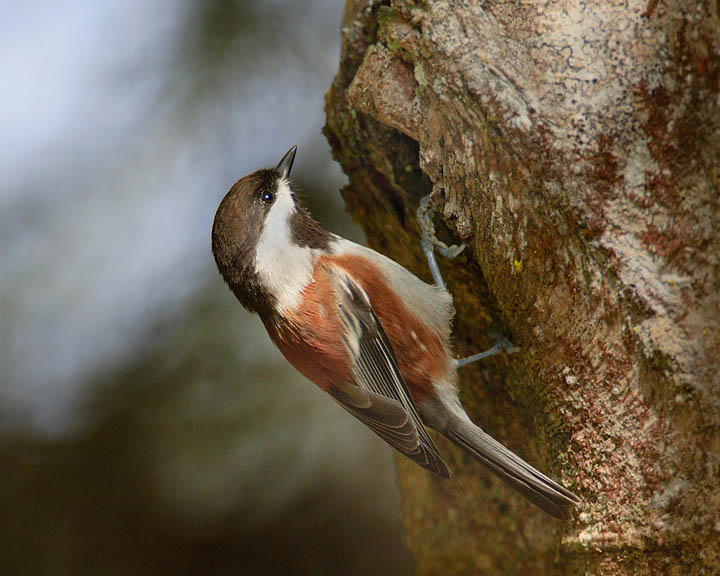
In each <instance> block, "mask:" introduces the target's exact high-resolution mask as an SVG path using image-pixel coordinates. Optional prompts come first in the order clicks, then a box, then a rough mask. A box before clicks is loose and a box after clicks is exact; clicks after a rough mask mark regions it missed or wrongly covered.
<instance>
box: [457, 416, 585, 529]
mask: <svg viewBox="0 0 720 576" xmlns="http://www.w3.org/2000/svg"><path fill="white" fill-rule="evenodd" d="M446 435H447V437H448V438H450V440H452V441H453V442H454V443H455V444H457V445H458V446H459V447H460V448H462V449H463V450H465V451H466V452H468V453H469V454H470V455H471V456H473V457H474V458H475V459H477V460H478V461H480V462H482V463H483V464H485V466H487V467H488V468H490V470H492V471H493V472H494V473H495V474H497V475H498V476H499V477H500V478H502V479H503V480H504V481H505V482H507V483H508V484H509V485H510V486H512V487H513V488H514V489H515V490H517V491H518V492H520V494H522V495H523V496H525V498H527V499H528V500H530V502H532V503H533V504H535V505H537V506H539V507H540V508H542V509H543V510H545V512H547V513H548V514H550V515H552V516H555V517H556V518H567V515H568V511H569V510H570V509H571V508H572V507H573V506H575V505H576V504H578V503H579V502H580V498H578V497H577V496H575V494H573V493H572V492H570V491H569V490H566V489H565V488H563V487H562V486H560V484H558V483H557V482H555V481H553V480H551V479H550V478H548V477H547V476H545V474H543V473H542V472H540V471H538V470H536V469H535V468H533V467H532V466H530V464H528V463H527V462H525V461H524V460H523V459H522V458H520V457H519V456H517V455H516V454H513V453H512V452H511V451H510V450H508V449H507V448H505V446H503V445H502V444H500V442H498V441H497V440H495V439H494V438H493V437H492V436H489V435H488V434H486V433H485V432H483V431H482V430H481V429H480V428H478V427H477V426H475V424H473V423H472V422H470V421H469V420H463V421H461V422H460V423H458V424H457V425H456V426H454V427H453V429H452V430H447V431H446Z"/></svg>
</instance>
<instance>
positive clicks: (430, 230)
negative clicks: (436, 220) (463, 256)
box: [417, 194, 465, 288]
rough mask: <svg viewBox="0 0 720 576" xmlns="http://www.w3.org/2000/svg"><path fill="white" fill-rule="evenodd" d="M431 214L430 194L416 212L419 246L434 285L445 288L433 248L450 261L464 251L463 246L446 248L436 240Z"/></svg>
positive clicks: (441, 242) (440, 241) (421, 202)
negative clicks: (420, 233) (420, 232)
mask: <svg viewBox="0 0 720 576" xmlns="http://www.w3.org/2000/svg"><path fill="white" fill-rule="evenodd" d="M433 212H434V210H433V208H432V206H431V205H430V194H428V195H427V196H424V197H423V199H422V200H420V206H419V207H418V211H417V220H418V225H419V226H420V230H421V231H422V239H421V240H420V245H421V246H422V249H423V252H424V253H425V258H427V263H428V266H429V267H430V273H431V274H432V277H433V280H434V281H435V284H437V285H438V286H440V288H445V282H443V279H442V275H441V274H440V268H438V265H437V260H435V248H437V250H438V252H440V254H442V255H443V256H445V258H448V259H450V260H452V259H453V258H455V257H456V256H457V255H458V254H460V253H461V252H462V251H463V250H464V249H465V244H459V245H458V244H453V245H452V246H448V245H447V244H445V242H443V241H442V240H438V238H437V236H435V224H433V221H432V216H433Z"/></svg>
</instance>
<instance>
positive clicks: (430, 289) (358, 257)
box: [211, 146, 580, 518]
mask: <svg viewBox="0 0 720 576" xmlns="http://www.w3.org/2000/svg"><path fill="white" fill-rule="evenodd" d="M296 151H297V147H296V146H293V147H292V148H291V149H290V150H289V151H288V152H287V153H286V154H285V155H284V156H283V157H282V159H281V160H280V161H279V162H278V164H277V165H276V166H275V168H272V169H269V168H268V169H261V170H257V171H255V172H253V173H251V174H248V175H246V176H244V177H243V178H241V179H240V180H238V181H237V182H236V183H235V184H234V185H233V186H232V187H231V188H230V190H229V191H228V192H227V194H226V195H225V196H224V197H223V199H222V200H221V202H220V204H219V206H218V208H217V211H216V214H215V218H214V221H213V226H212V235H211V236H212V237H211V243H212V253H213V256H214V259H215V262H216V264H217V267H218V270H219V272H220V275H221V276H222V278H223V279H224V281H225V283H226V284H227V285H228V287H229V288H230V290H231V291H232V293H233V294H234V295H235V297H236V298H237V299H238V300H239V302H240V304H242V306H243V307H245V308H246V309H247V310H249V311H251V312H254V313H256V314H258V315H259V317H260V319H261V320H262V323H263V324H264V326H265V329H266V330H267V333H268V335H269V337H270V339H271V340H272V342H273V343H274V344H275V346H277V348H278V349H279V350H280V352H281V353H282V354H283V355H284V356H285V358H286V359H287V360H288V362H289V363H290V364H291V365H292V366H294V367H295V368H296V369H297V371H298V372H300V373H301V374H302V375H303V376H305V377H306V378H307V379H308V380H310V381H311V382H313V383H314V384H316V385H317V386H318V387H319V388H320V389H322V390H323V391H325V392H326V393H328V394H329V395H330V396H331V397H332V398H333V399H334V400H335V401H336V402H338V403H339V404H340V405H341V406H342V407H343V408H344V409H345V410H347V411H348V412H350V414H352V415H353V416H355V417H356V418H357V419H358V420H360V421H361V422H362V423H364V424H365V425H366V426H367V427H368V428H370V429H371V430H372V431H373V432H374V433H376V434H377V435H378V436H380V438H382V439H383V440H384V441H385V442H387V443H388V444H389V445H390V446H392V447H393V448H394V449H396V450H397V451H398V452H400V453H401V454H403V455H405V456H406V457H408V458H410V459H411V460H413V461H414V462H416V463H417V464H419V465H420V466H422V467H423V468H425V469H427V470H429V471H431V472H433V473H435V474H437V475H439V476H441V477H446V478H447V477H450V476H451V472H450V469H449V467H448V465H447V464H446V462H445V460H444V459H443V457H442V456H441V454H440V452H439V450H438V448H437V447H436V445H435V442H434V441H433V439H432V437H431V435H430V433H429V432H428V428H430V429H432V430H435V431H436V432H437V433H439V434H441V435H442V436H445V437H446V438H448V439H449V440H450V441H452V442H453V443H454V444H456V445H457V446H458V447H460V448H461V449H462V450H464V451H465V452H467V453H468V454H469V455H470V456H472V457H473V458H475V459H476V460H478V461H479V462H481V463H482V464H484V465H485V466H486V467H488V468H489V469H490V470H491V471H492V472H494V473H495V474H496V475H497V476H499V477H500V478H501V479H502V480H504V481H505V482H506V483H507V484H509V485H510V486H511V487H512V488H514V489H515V490H517V491H518V492H519V493H520V494H522V495H523V496H525V497H526V498H527V499H528V500H530V501H531V502H533V503H534V504H536V505H537V506H539V507H540V508H541V509H542V510H544V511H545V512H547V513H548V514H550V515H551V516H554V517H556V518H568V516H569V513H570V511H571V510H572V509H573V507H575V506H576V505H577V504H578V503H580V499H579V498H578V497H577V496H576V495H575V494H573V493H572V492H571V491H569V490H568V489H566V488H564V487H563V486H561V485H560V484H558V483H557V482H555V481H554V480H552V479H551V478H549V477H548V476H546V475H545V474H543V473H542V472H540V471H538V470H537V469H535V468H534V467H532V466H531V465H530V464H528V463H527V462H525V461H524V460H523V459H522V458H520V457H519V456H517V455H516V454H514V453H513V452H511V451H510V450H509V449H507V448H506V447H505V446H503V445H502V444H500V443H499V442H498V441H496V440H495V439H494V438H492V437H491V436H490V435H489V434H487V433H486V432H485V431H483V430H482V429H481V428H480V427H479V426H477V425H476V424H475V423H473V422H472V420H471V419H470V418H469V416H468V415H467V413H466V412H465V410H464V409H463V407H462V405H461V403H460V400H459V398H458V388H457V384H456V380H457V376H456V370H457V368H458V367H460V366H462V365H464V364H466V363H469V362H471V361H474V360H475V359H479V358H481V357H485V356H487V355H490V354H492V353H496V352H498V351H499V350H500V349H501V348H502V346H501V345H499V344H498V345H496V346H495V348H494V349H493V350H491V351H488V352H485V353H481V354H477V355H475V356H474V357H470V358H468V359H460V360H458V359H456V358H454V356H453V351H452V346H451V329H452V321H453V317H454V314H455V311H454V307H453V301H452V296H451V295H450V293H449V292H448V290H447V289H446V287H445V286H444V284H443V283H442V279H441V277H440V275H439V271H438V269H437V265H436V264H435V261H434V256H432V244H433V240H432V234H431V232H428V233H427V234H425V233H424V237H423V243H422V245H423V249H424V251H425V253H426V255H428V256H429V257H428V261H429V263H430V266H431V271H432V272H433V277H434V278H435V280H436V281H435V283H434V284H428V283H426V282H424V281H423V280H421V279H420V278H418V277H417V276H415V275H414V274H413V273H411V272H410V271H409V270H407V269H406V268H404V267H403V266H401V265H400V264H398V263H397V262H395V261H394V260H392V259H390V258H388V257H386V256H384V255H382V254H380V253H379V252H376V251H375V250H372V249H370V248H367V247H365V246H362V245H360V244H356V243H354V242H351V241H350V240H347V239H345V238H342V237H341V236H338V235H336V234H333V233H331V232H329V231H327V230H325V229H324V228H323V227H322V226H321V225H320V224H319V223H318V222H317V221H316V220H315V219H313V217H312V216H311V215H310V213H309V211H308V210H307V209H306V208H305V207H304V206H303V204H302V202H301V201H300V199H299V198H298V197H297V195H296V193H295V191H294V188H293V184H292V182H291V180H290V172H291V169H292V166H293V163H294V160H295V155H296ZM424 206H425V209H426V208H427V206H426V205H424ZM425 220H427V217H425ZM429 237H430V238H429ZM435 243H436V244H439V243H437V241H435Z"/></svg>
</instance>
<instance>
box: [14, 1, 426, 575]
mask: <svg viewBox="0 0 720 576" xmlns="http://www.w3.org/2000/svg"><path fill="white" fill-rule="evenodd" d="M342 5H343V2H342V1H341V0H308V1H306V2H291V1H289V0H285V1H272V0H242V1H235V2H232V1H220V0H213V1H207V0H194V1H193V0H173V1H169V2H144V1H142V0H125V1H119V0H118V1H111V0H93V1H90V0H84V1H72V0H60V1H57V2H41V1H36V0H27V1H25V2H0V8H2V14H3V17H2V19H0V38H2V40H0V42H1V43H2V50H0V70H2V72H3V86H4V87H3V90H2V91H1V92H0V104H1V105H0V169H1V170H2V173H3V179H2V183H0V245H1V246H2V250H1V251H0V323H1V324H0V328H1V329H0V363H1V366H2V374H1V376H2V382H1V384H0V573H1V574H52V575H64V574H98V575H104V574H113V575H114V574H118V575H119V574H139V575H142V574H279V573H282V574H379V575H382V574H408V573H410V572H411V570H412V565H411V559H410V557H409V554H408V553H407V551H406V550H405V549H404V547H403V544H402V537H401V531H400V511H399V496H398V493H397V488H396V485H395V481H394V468H393V460H392V455H391V453H390V449H389V448H388V447H387V446H386V445H385V444H383V443H382V442H381V441H380V440H378V439H376V438H375V437H374V436H373V435H372V434H371V433H370V432H369V431H367V430H366V429H365V428H364V427H363V426H362V425H361V424H360V423H359V422H357V421H355V420H354V419H352V418H350V417H349V416H348V415H347V414H346V413H345V412H344V411H343V410H342V409H340V408H339V407H338V406H336V405H335V404H334V403H333V402H332V401H331V400H330V399H329V398H327V397H325V396H324V395H323V394H322V393H320V392H319V391H318V390H316V389H315V388H314V387H313V385H312V384H310V383H309V382H307V381H305V380H304V379H303V378H302V377H300V376H299V375H298V374H297V373H295V372H294V371H293V370H292V368H290V366H289V365H288V364H287V363H286V362H285V361H284V359H283V358H282V357H281V356H280V354H279V353H278V352H277V351H276V350H275V349H274V348H273V346H272V345H271V343H270V342H269V340H268V338H267V336H266V334H265V331H264V329H263V327H262V325H261V323H260V322H259V320H258V319H257V318H255V317H253V316H251V315H249V314H248V313H246V312H245V311H244V310H242V308H241V307H240V305H239V304H238V303H237V302H236V301H235V300H234V299H233V297H232V295H231V293H230V292H229V290H227V288H226V287H225V286H224V285H223V284H222V282H221V279H220V277H219V275H218V273H217V272H216V270H215V265H214V262H213V261H212V256H211V253H210V241H209V235H210V228H211V224H212V219H213V215H214V211H215V208H216V207H217V204H218V203H219V201H220V199H221V198H222V196H223V195H224V193H225V191H226V190H227V189H228V188H229V187H230V186H231V184H232V183H233V182H234V181H235V180H236V179H237V178H239V177H241V176H242V175H243V174H245V173H247V172H250V171H253V170H255V169H257V168H260V167H266V166H270V165H273V164H275V162H277V160H279V158H280V156H282V154H283V153H284V152H285V151H286V150H287V149H288V148H289V147H290V146H291V145H292V144H297V145H298V146H299V152H298V158H297V160H296V162H295V169H294V176H295V180H296V183H297V184H298V186H299V187H300V189H301V190H302V191H303V195H304V198H305V200H306V202H307V203H308V204H309V205H310V206H311V209H312V210H313V212H314V214H315V215H316V217H317V218H318V219H319V220H321V221H322V222H323V223H324V224H325V225H326V226H327V227H328V228H330V229H332V230H333V231H336V232H338V233H341V234H343V235H345V236H348V237H350V238H352V239H354V240H360V241H361V240H362V236H361V235H360V233H359V231H358V230H357V229H355V228H354V227H353V225H352V223H351V221H350V218H349V217H348V216H347V215H346V214H345V213H344V210H343V204H342V200H341V198H340V195H339V193H338V190H339V188H340V187H341V186H342V185H343V183H344V177H343V175H342V173H341V172H340V170H339V168H338V166H337V165H336V164H335V163H333V162H332V161H331V159H330V150H329V147H328V146H327V143H326V142H325V140H324V138H323V137H322V135H321V133H320V130H321V127H322V125H323V123H324V114H323V94H324V92H325V91H326V89H327V88H328V87H329V85H330V82H331V80H332V76H333V74H334V72H335V69H336V67H337V61H338V58H339V44H340V25H341V16H342Z"/></svg>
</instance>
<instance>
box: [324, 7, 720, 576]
mask: <svg viewBox="0 0 720 576" xmlns="http://www.w3.org/2000/svg"><path fill="white" fill-rule="evenodd" d="M719 10H720V6H719V4H718V3H717V2H715V1H713V2H697V1H689V2H688V1H685V2H679V1H676V0H666V1H664V2H658V1H657V0H650V2H649V3H639V2H634V1H629V2H628V1H624V2H599V3H594V2H592V3H591V2H587V3H585V2H556V3H549V2H530V3H524V2H506V3H499V2H480V1H470V0H464V1H459V0H453V1H450V0H448V1H443V0H437V1H425V2H422V1H417V2H412V1H411V0H397V1H392V2H389V1H385V2H377V1H375V2H373V1H371V0H348V1H347V5H346V15H345V21H344V27H343V47H342V61H341V64H340V70H339V72H338V75H337V77H336V79H335V82H334V83H333V86H332V88H331V90H330V92H329V93H328V96H327V126H326V134H327V136H328V139H329V140H330V142H331V144H332V146H333V149H334V152H335V154H336V157H337V159H338V160H339V161H340V162H341V164H342V166H343V168H344V170H345V171H346V172H347V174H348V175H349V177H350V184H349V186H348V187H347V188H346V189H345V191H344V196H345V198H346V201H347V205H348V208H349V210H350V211H351V213H352V214H353V215H354V216H355V218H356V219H357V221H358V222H359V223H360V224H361V225H362V226H363V228H364V229H365V231H366V232H367V236H368V241H369V243H370V244H371V245H372V246H373V247H375V248H376V249H379V250H381V251H383V252H385V253H388V254H389V255H390V256H392V257H394V258H396V259H397V260H398V261H400V262H401V263H402V264H404V265H406V266H408V267H409V268H411V269H412V270H414V271H415V272H416V273H418V274H420V275H421V276H424V277H426V278H429V275H428V273H427V271H426V266H425V263H424V260H423V258H422V254H421V252H420V249H419V242H418V230H417V226H416V223H415V210H416V207H417V202H418V200H419V198H420V197H422V196H423V195H424V194H427V193H429V192H431V191H432V192H433V197H434V199H435V201H436V204H437V206H438V208H439V215H438V217H437V221H438V222H440V221H442V220H444V222H445V224H446V225H447V228H446V229H445V230H444V233H445V234H446V237H447V239H458V238H459V239H462V240H463V241H465V242H467V243H468V246H469V248H468V249H467V250H466V251H465V253H464V254H463V255H462V256H460V257H459V258H458V259H456V260H454V261H452V262H442V261H441V267H442V268H443V270H444V273H445V276H446V280H447V282H448V284H449V287H450V290H451V291H452V292H453V295H454V297H455V301H456V305H457V308H458V317H457V321H456V325H455V333H456V347H457V349H458V354H464V353H469V352H473V351H476V350H477V349H479V348H482V347H484V346H487V345H488V344H489V343H490V342H489V341H488V339H487V338H486V337H484V336H483V332H484V330H485V329H487V328H488V327H489V326H490V325H491V324H492V323H495V324H498V325H499V326H501V327H502V328H503V329H504V330H505V331H506V332H507V333H509V334H510V336H511V337H512V339H513V340H514V342H515V343H516V344H518V345H520V346H522V348H523V351H524V353H523V354H522V355H521V356H520V357H512V358H501V359H498V360H495V361H492V362H488V363H487V364H485V365H483V366H477V367H474V368H469V369H467V373H465V374H463V377H462V378H461V382H460V386H461V397H462V399H463V402H464V404H465V406H466V407H467V408H468V411H469V413H470V414H471V416H472V417H473V418H474V419H475V420H476V421H478V422H480V423H481V424H482V425H483V426H484V427H485V428H486V429H487V430H488V431H489V432H490V433H492V434H493V435H495V436H496V437H497V438H498V439H499V440H501V441H503V442H504V443H506V444H507V445H509V446H510V447H511V448H512V449H514V450H515V451H517V452H519V453H520V454H521V455H523V456H524V457H526V458H527V459H528V460H530V461H531V462H533V463H535V464H537V465H538V466H539V467H540V468H542V469H544V470H545V471H547V472H548V473H550V474H551V475H553V476H555V477H556V478H558V479H560V480H562V481H564V482H565V483H566V484H567V485H568V486H569V487H570V488H571V489H573V490H574V491H576V492H577V493H579V494H580V495H582V497H583V499H584V501H585V504H584V506H583V507H582V508H581V509H580V510H578V513H577V514H576V516H575V517H574V519H573V520H572V521H571V522H568V523H561V522H555V521H552V520H550V519H548V518H547V517H546V516H544V515H543V514H542V513H541V512H539V511H537V510H535V509H533V508H532V507H531V506H530V505H529V504H527V503H526V502H524V501H523V500H522V498H520V497H517V496H515V495H514V494H512V493H511V491H510V490H509V489H507V488H506V487H505V486H504V485H502V483H500V482H499V481H496V480H495V479H494V478H491V477H490V476H489V475H488V474H487V473H486V472H485V471H484V470H483V469H482V468H481V467H480V466H479V465H476V464H475V463H473V462H471V461H470V460H469V459H468V458H466V457H464V456H463V455H461V454H459V453H458V452H457V451H456V450H454V449H453V448H451V447H450V446H449V445H448V444H447V443H443V444H442V445H441V448H442V449H443V451H444V452H445V453H446V454H449V455H450V456H449V457H450V461H451V464H452V465H453V467H454V469H455V472H456V477H455V478H454V479H452V480H450V481H442V480H439V479H435V478H433V477H431V476H430V475H429V474H427V473H425V472H424V471H423V470H421V469H420V468H418V467H414V466H413V465H412V464H408V463H406V462H404V461H398V474H399V482H400V485H401V489H402V491H403V495H404V516H405V530H406V536H407V540H408V542H409V545H410V547H411V549H412V551H413V553H414V555H415V558H416V560H417V568H418V572H419V573H420V574H447V575H449V574H474V573H483V574H509V573H517V574H618V573H624V574H660V573H670V574H718V573H720V375H719V374H720V369H719V364H718V362H719V360H720V330H718V327H719V326H720V270H719V267H720V239H719V235H718V232H717V230H718V225H719V224H720V201H719V197H720V52H719V51H720V48H719V46H720V20H719V14H718V11H719Z"/></svg>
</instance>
